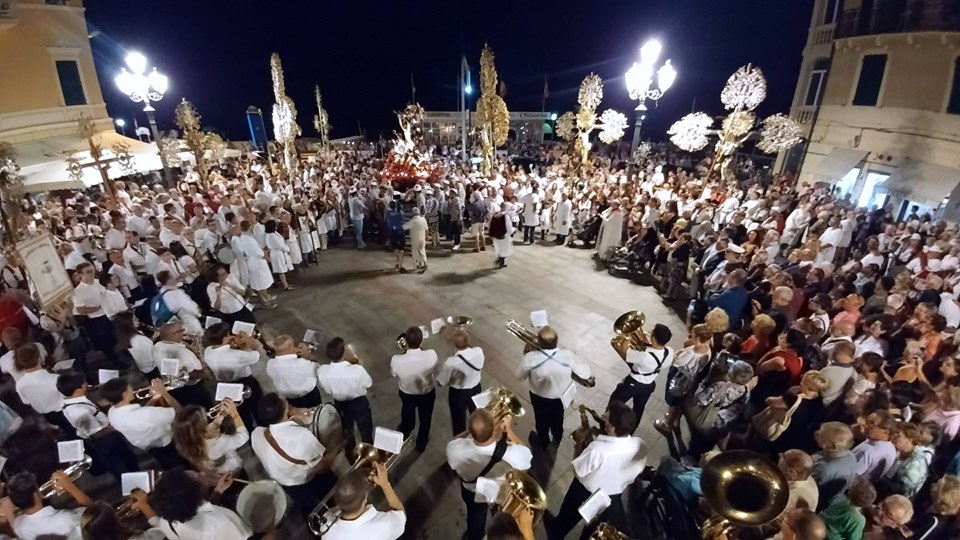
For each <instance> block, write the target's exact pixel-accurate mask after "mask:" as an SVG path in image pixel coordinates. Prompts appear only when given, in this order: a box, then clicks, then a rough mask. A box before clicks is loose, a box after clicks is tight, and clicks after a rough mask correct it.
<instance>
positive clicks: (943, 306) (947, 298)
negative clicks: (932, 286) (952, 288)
mask: <svg viewBox="0 0 960 540" xmlns="http://www.w3.org/2000/svg"><path fill="white" fill-rule="evenodd" d="M938 313H940V315H943V318H945V319H946V320H947V328H958V327H960V306H958V305H957V302H956V300H954V299H953V295H952V294H950V293H948V292H945V293H940V309H939V310H938Z"/></svg>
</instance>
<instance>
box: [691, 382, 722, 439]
mask: <svg viewBox="0 0 960 540" xmlns="http://www.w3.org/2000/svg"><path fill="white" fill-rule="evenodd" d="M725 391H726V388H723V389H718V390H717V391H716V393H714V395H713V399H711V400H710V403H707V404H706V405H700V404H699V403H698V402H697V397H696V396H690V397H689V398H688V399H686V400H684V402H683V416H684V417H685V418H686V419H687V423H689V424H690V429H695V430H697V431H699V432H707V431H710V430H712V429H713V427H714V426H715V425H716V424H717V416H718V415H719V414H720V409H721V407H720V398H721V397H722V396H723V394H724V392H725Z"/></svg>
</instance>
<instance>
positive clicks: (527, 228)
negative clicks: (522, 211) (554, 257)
mask: <svg viewBox="0 0 960 540" xmlns="http://www.w3.org/2000/svg"><path fill="white" fill-rule="evenodd" d="M536 230H537V226H536V225H524V226H523V241H524V242H530V243H531V244H532V243H533V241H534V240H535V239H536V236H537V233H536Z"/></svg>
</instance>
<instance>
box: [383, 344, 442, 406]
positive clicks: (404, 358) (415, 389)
mask: <svg viewBox="0 0 960 540" xmlns="http://www.w3.org/2000/svg"><path fill="white" fill-rule="evenodd" d="M437 363H438V360H437V352H436V351H434V350H432V349H427V350H423V349H410V350H408V351H407V352H405V353H403V354H395V355H393V357H392V358H390V375H392V376H394V377H396V378H397V379H398V382H399V384H400V391H401V392H403V393H404V394H416V395H422V394H429V393H430V392H431V391H432V390H433V387H434V384H435V383H436V380H435V375H434V373H435V372H436V369H437Z"/></svg>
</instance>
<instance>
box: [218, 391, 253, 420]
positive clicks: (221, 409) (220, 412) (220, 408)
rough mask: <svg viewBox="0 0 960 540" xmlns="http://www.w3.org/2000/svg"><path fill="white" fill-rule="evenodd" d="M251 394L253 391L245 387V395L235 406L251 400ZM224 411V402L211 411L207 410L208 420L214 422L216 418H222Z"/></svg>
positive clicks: (241, 396) (242, 395)
mask: <svg viewBox="0 0 960 540" xmlns="http://www.w3.org/2000/svg"><path fill="white" fill-rule="evenodd" d="M251 394H253V390H252V389H251V388H250V387H249V386H244V387H243V393H242V394H241V395H240V399H239V400H238V401H234V402H233V404H234V405H239V404H241V403H243V400H245V399H250V396H251ZM223 411H224V408H223V402H222V401H221V402H219V403H217V404H216V405H214V406H213V407H210V408H209V409H207V419H208V420H213V419H214V418H216V417H218V416H220V415H221V414H222V413H223Z"/></svg>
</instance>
